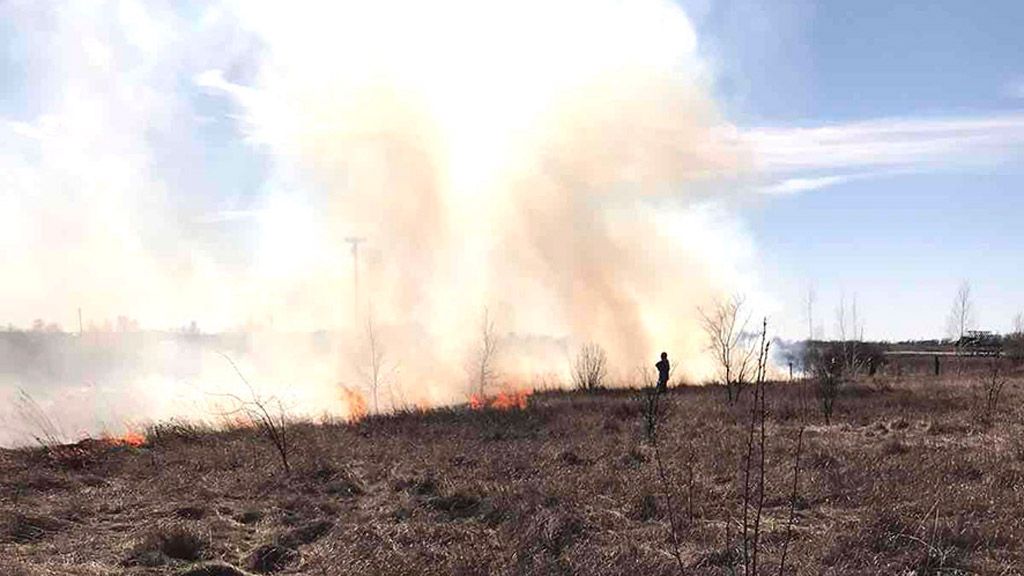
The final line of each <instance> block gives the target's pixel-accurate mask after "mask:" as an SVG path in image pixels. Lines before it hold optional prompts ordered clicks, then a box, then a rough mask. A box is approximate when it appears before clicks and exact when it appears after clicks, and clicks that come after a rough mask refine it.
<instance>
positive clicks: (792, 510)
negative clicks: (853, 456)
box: [779, 426, 804, 576]
mask: <svg viewBox="0 0 1024 576" xmlns="http://www.w3.org/2000/svg"><path fill="white" fill-rule="evenodd" d="M803 446H804V426H801V427H800V432H798V433H797V436H796V454H794V456H793V491H792V492H791V493H790V497H789V523H788V525H787V526H786V539H785V540H784V541H783V543H782V558H781V559H780V560H779V576H783V572H784V571H785V569H786V555H787V553H788V552H789V542H790V540H792V538H793V522H794V521H795V519H796V495H797V490H798V489H799V482H800V452H801V451H802V450H803Z"/></svg>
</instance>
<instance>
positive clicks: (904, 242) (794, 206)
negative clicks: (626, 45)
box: [683, 0, 1024, 338]
mask: <svg viewBox="0 0 1024 576" xmlns="http://www.w3.org/2000/svg"><path fill="white" fill-rule="evenodd" d="M683 5H684V6H685V7H686V8H687V9H688V11H689V12H690V14H691V17H693V18H694V20H695V25H696V28H697V31H698V35H699V37H700V40H701V42H702V50H703V52H704V53H705V54H707V55H708V57H709V59H710V60H711V62H712V65H713V66H714V67H715V70H716V74H717V76H716V92H717V94H718V96H719V99H720V102H722V103H723V106H724V107H725V109H726V114H727V115H728V116H729V118H730V119H731V120H732V121H734V122H736V123H737V124H738V125H739V126H741V127H745V128H785V127H820V126H833V127H834V128H835V129H836V130H837V131H843V130H848V129H849V128H850V127H851V126H856V125H857V124H858V123H865V122H869V123H878V124H886V123H890V122H904V123H908V124H914V123H921V122H924V121H931V122H933V123H935V124H937V125H939V127H938V128H936V130H940V129H942V130H943V133H938V132H931V133H926V132H925V131H921V132H917V130H912V131H913V132H916V133H915V134H913V135H910V136H907V141H906V143H907V144H908V145H910V149H911V152H908V153H907V155H906V157H905V158H903V159H901V160H900V161H899V165H898V166H889V167H882V166H878V165H872V163H873V162H876V161H878V162H885V161H887V160H891V158H892V157H891V156H887V155H885V154H881V155H880V156H881V157H880V158H873V159H871V160H870V161H868V162H865V163H861V162H857V161H850V162H847V161H842V160H837V161H836V162H835V163H834V164H833V165H831V166H828V167H824V166H823V164H825V162H822V163H821V164H822V165H818V166H814V165H813V164H814V162H808V166H806V167H805V169H802V170H798V171H796V172H794V173H790V174H786V175H784V177H786V178H798V179H799V178H803V179H816V178H821V179H822V180H820V181H818V183H820V184H821V186H820V187H818V188H816V189H808V190H803V191H797V192H790V193H784V194H777V195H773V196H772V197H771V198H769V199H766V200H765V201H763V202H758V203H757V204H756V205H755V206H753V207H750V208H748V209H747V210H746V215H745V216H746V219H747V223H748V225H749V226H750V232H751V234H752V236H753V237H754V241H755V244H756V246H757V249H758V255H759V258H758V266H759V268H760V272H761V275H762V278H763V281H764V286H765V289H766V291H767V292H768V293H769V294H771V295H772V296H773V297H774V298H776V299H777V302H778V303H779V304H780V305H781V306H782V309H781V311H780V313H778V315H779V316H781V317H782V320H781V323H782V324H783V325H784V326H785V329H784V332H786V333H790V334H793V333H797V334H799V333H800V330H801V329H802V331H803V332H804V333H805V332H806V328H805V326H806V318H805V316H806V315H805V313H803V311H802V306H801V304H800V302H802V301H803V299H804V298H805V293H806V292H807V290H808V287H810V286H813V287H814V290H815V292H816V296H817V298H816V300H817V304H816V307H817V311H816V313H815V316H816V317H817V318H816V319H815V324H818V325H819V326H820V327H821V329H822V330H823V331H824V333H825V334H826V335H831V334H833V333H834V320H833V319H834V309H835V307H836V305H837V304H838V301H839V299H840V298H841V297H844V295H845V299H846V301H847V302H849V301H850V299H852V298H853V297H856V298H857V300H858V306H859V309H860V314H861V315H862V316H863V318H864V321H865V333H866V335H867V336H868V337H877V338H909V337H928V336H941V335H943V331H944V327H945V314H946V311H947V310H948V309H949V307H950V302H951V300H952V298H953V295H954V293H955V291H956V289H957V286H958V284H959V283H960V282H962V281H964V280H967V281H969V282H970V283H971V285H972V288H973V292H974V295H975V300H976V302H975V305H976V309H977V314H976V316H977V324H978V327H980V328H986V329H992V330H997V331H1005V330H1007V329H1008V328H1009V326H1010V322H1011V319H1012V317H1013V315H1014V314H1015V313H1016V312H1017V311H1019V310H1020V309H1022V308H1024V289H1022V287H1024V266H1022V265H1021V264H1022V259H1021V257H1022V255H1024V232H1022V227H1021V220H1022V217H1024V195H1022V192H1024V142H1022V141H1021V139H1020V132H1021V128H1020V123H1021V122H1022V117H1021V116H1018V115H1020V114H1021V113H1022V112H1024V34H1021V32H1020V31H1021V30H1022V29H1024V3H1021V2H1016V1H1013V0H1005V1H993V2H985V3H977V2H963V1H958V0H938V1H934V2H890V1H886V0H865V1H859V2H845V1H823V2H810V1H793V0H770V1H768V0H735V1H729V0H727V1H724V2H702V1H699V0H694V1H684V2H683ZM1000 117H1008V118H1010V121H1009V125H1010V127H1009V128H1008V131H1007V132H1006V133H1005V134H1004V136H999V137H996V139H1002V140H1004V141H1003V142H1001V143H1000V144H998V145H996V146H995V148H993V149H990V150H986V153H984V154H976V151H977V149H976V148H975V147H974V146H973V145H965V146H963V147H962V148H959V149H958V147H957V146H956V145H951V146H950V148H951V150H949V151H948V152H944V153H942V154H941V157H934V158H928V157H927V156H928V154H926V153H921V154H915V153H913V152H912V150H913V149H915V148H918V149H920V148H926V147H927V146H929V145H930V144H934V142H933V140H934V139H935V138H937V137H941V138H943V139H947V138H948V139H949V140H952V141H954V142H955V141H956V140H957V139H962V140H964V141H967V140H970V139H977V138H979V137H980V138H982V139H983V138H984V137H985V136H986V135H992V134H994V132H993V131H992V130H990V129H987V128H980V129H978V130H974V129H970V128H966V129H965V127H966V125H968V124H970V123H972V122H976V121H980V120H983V119H991V118H1000ZM957 123H959V124H958V126H957V127H953V124H957ZM943 124H947V126H946V127H945V128H942V125H943ZM1014 125H1015V126H1016V127H1013V126H1014ZM862 144H864V145H865V146H866V147H868V148H872V143H871V139H870V137H869V138H867V139H865V140H864V141H863V142H862ZM990 152H991V153H990ZM808 153H811V154H812V155H813V150H808ZM828 154H829V152H828V151H825V152H823V155H825V156H828ZM894 168H895V169H894ZM850 174H855V175H856V177H855V178H845V177H842V176H844V175H850ZM836 175H839V176H841V177H839V178H835V180H834V183H832V184H829V180H827V178H829V177H833V176H836ZM811 184H812V185H811V186H808V187H812V188H813V187H815V186H814V185H813V184H814V183H813V182H811ZM800 322H802V323H803V324H802V325H801V324H800Z"/></svg>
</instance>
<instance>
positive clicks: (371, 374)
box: [362, 315, 384, 414]
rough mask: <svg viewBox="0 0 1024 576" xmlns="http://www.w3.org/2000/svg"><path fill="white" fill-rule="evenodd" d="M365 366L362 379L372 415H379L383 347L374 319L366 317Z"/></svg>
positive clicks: (371, 316)
mask: <svg viewBox="0 0 1024 576" xmlns="http://www.w3.org/2000/svg"><path fill="white" fill-rule="evenodd" d="M366 345H367V365H366V367H365V368H364V369H362V377H364V379H365V380H366V381H367V383H368V384H369V385H370V397H371V399H372V400H373V403H374V414H380V397H379V394H378V393H379V392H380V387H381V380H382V377H383V369H384V346H383V345H382V344H381V341H380V338H379V337H378V335H377V326H375V325H374V317H373V315H370V316H368V317H367V344H366Z"/></svg>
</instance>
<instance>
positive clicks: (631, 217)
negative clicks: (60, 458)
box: [0, 0, 752, 417]
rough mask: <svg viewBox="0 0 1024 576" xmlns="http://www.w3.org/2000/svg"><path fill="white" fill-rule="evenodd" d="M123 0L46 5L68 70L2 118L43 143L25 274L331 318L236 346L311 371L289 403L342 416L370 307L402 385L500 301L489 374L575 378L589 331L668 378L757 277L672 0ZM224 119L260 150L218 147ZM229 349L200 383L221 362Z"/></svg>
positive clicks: (142, 301)
mask: <svg viewBox="0 0 1024 576" xmlns="http://www.w3.org/2000/svg"><path fill="white" fill-rule="evenodd" d="M125 5H126V6H133V7H135V8H136V9H137V10H138V12H137V13H135V12H132V11H131V10H128V11H124V10H122V13H121V14H120V16H119V17H118V18H113V17H111V18H108V17H106V16H101V15H97V14H94V13H89V14H88V15H82V14H78V15H70V16H69V15H67V14H64V13H61V12H59V11H54V13H53V14H50V13H47V14H44V15H42V16H40V15H38V14H31V16H32V17H33V18H49V19H53V20H54V21H55V24H54V29H55V30H57V33H55V34H54V35H53V36H52V37H51V36H47V37H43V38H33V39H31V41H32V42H34V43H35V44H36V45H40V46H46V47H47V49H48V50H52V51H56V52H60V56H61V57H60V59H59V60H58V61H59V62H61V67H59V68H57V69H56V75H57V76H58V77H59V78H61V82H62V84H61V86H62V87H63V88H67V89H69V90H70V89H73V90H72V91H71V92H70V93H67V92H65V93H66V94H67V95H66V97H65V98H63V99H60V98H58V99H54V100H53V101H49V102H47V103H46V106H48V110H49V111H50V112H49V113H48V114H39V115H36V116H34V117H32V118H29V119H27V120H24V119H18V120H12V121H9V122H8V126H9V127H10V128H11V129H12V130H13V129H14V128H18V129H19V130H20V131H21V132H22V133H23V134H27V136H25V138H24V139H25V141H26V142H29V141H31V144H27V145H26V146H27V148H25V149H21V150H19V151H18V153H19V155H18V156H16V160H15V161H8V162H16V163H17V166H16V168H17V169H18V171H17V172H15V173H14V174H15V177H14V178H13V179H12V181H13V182H14V183H15V184H16V186H17V190H20V191H27V190H28V189H30V188H31V189H33V190H36V193H35V194H34V195H33V196H31V197H29V196H28V195H27V194H26V195H25V196H19V194H20V193H22V192H18V191H13V192H7V193H6V195H5V196H0V202H4V203H5V204H7V206H6V207H7V208H10V210H13V211H14V212H13V213H14V214H17V216H16V217H12V218H13V220H14V221H12V222H11V223H10V224H12V226H13V228H11V227H8V228H5V232H0V234H2V235H0V242H4V243H5V247H6V248H10V250H6V251H5V256H4V257H3V258H4V259H5V261H3V262H2V264H4V265H5V268H7V269H8V270H14V271H16V272H17V274H18V275H20V279H19V280H18V281H16V282H13V283H12V284H11V285H8V286H7V287H6V288H5V290H7V291H9V292H8V295H10V296H13V297H16V298H22V301H23V302H25V303H27V304H30V305H31V306H34V307H36V308H41V307H44V306H51V307H52V306H53V305H54V304H55V303H59V306H62V307H63V310H65V311H64V312H63V318H64V319H65V321H64V323H65V325H67V324H68V323H69V322H68V319H69V312H68V311H69V310H71V309H72V308H73V307H77V306H84V307H85V308H86V309H87V310H88V311H89V314H90V315H93V316H95V317H99V318H103V317H106V318H111V317H114V316H116V315H117V314H121V313H125V314H129V315H131V316H133V317H135V318H138V319H140V321H141V322H142V324H143V325H144V326H151V327H152V326H160V327H172V326H182V325H186V324H187V323H188V322H190V321H193V320H195V321H197V322H198V323H199V324H200V326H202V327H207V328H209V329H213V330H233V329H239V328H241V327H243V326H247V327H248V328H249V329H250V331H251V330H252V329H253V327H259V330H263V331H266V330H269V329H273V331H275V332H277V333H281V332H288V331H293V332H309V331H314V330H328V331H330V333H331V334H335V335H336V336H332V337H331V338H330V345H329V346H323V345H321V346H319V347H317V346H298V345H292V346H274V347H273V348H271V347H268V346H264V347H262V348H260V349H259V351H258V353H257V352H255V351H254V350H253V349H251V348H250V349H249V352H250V353H251V354H249V356H248V357H247V358H245V359H243V360H242V363H241V366H243V369H245V370H251V371H252V372H253V373H255V375H253V378H254V379H255V380H258V381H261V382H263V383H264V384H265V385H266V386H267V387H268V388H269V389H271V390H276V391H279V392H282V393H285V392H284V391H286V390H291V389H294V387H295V386H298V387H300V388H303V387H305V389H307V390H315V391H316V392H315V393H312V394H310V393H306V394H304V395H303V397H304V398H305V399H303V400H296V401H295V402H294V403H293V407H294V409H295V410H296V411H297V412H306V413H309V412H315V411H319V410H322V409H325V408H326V409H327V410H328V411H336V412H338V413H341V414H344V413H345V412H346V410H347V409H348V408H347V407H346V400H345V398H346V395H345V394H342V393H341V392H339V388H338V387H339V386H340V385H342V384H343V385H345V386H346V387H348V388H349V389H352V388H365V386H366V366H365V365H366V363H367V360H366V340H367V336H368V333H369V332H370V331H371V330H372V331H373V332H374V337H375V339H376V340H377V342H378V344H379V346H380V348H381V349H382V350H384V351H386V355H385V359H386V361H385V362H384V364H385V365H386V368H387V370H386V374H387V384H388V387H389V392H390V394H391V398H392V400H393V399H394V398H395V397H396V396H397V397H399V398H400V399H401V402H403V403H407V404H425V403H428V404H435V403H445V402H456V401H461V400H464V399H465V395H466V391H467V381H468V380H470V376H469V375H468V374H467V369H466V368H467V362H470V361H471V359H472V357H473V352H474V349H475V347H476V346H477V343H478V340H479V338H480V332H481V322H482V319H483V318H484V315H485V314H486V315H487V317H488V318H489V319H491V320H492V321H493V323H494V326H495V330H496V331H497V333H498V334H499V336H500V341H501V342H502V344H503V345H502V346H501V354H500V358H499V369H498V371H497V372H498V377H497V378H496V382H495V383H494V385H495V386H516V387H518V386H529V385H530V383H531V382H534V381H536V379H537V378H541V377H544V378H549V377H555V378H562V379H563V380H564V377H565V375H566V373H567V372H566V371H567V367H568V365H569V362H570V360H571V356H572V354H573V353H574V351H575V350H576V348H577V347H578V346H579V345H581V344H583V343H586V342H594V343H597V344H599V345H601V346H603V347H604V348H605V349H606V350H607V352H608V355H609V362H610V365H611V366H612V368H613V374H615V375H616V376H617V377H618V378H632V377H633V376H634V375H635V372H636V367H637V366H647V365H649V364H651V363H653V361H654V360H656V358H657V354H658V353H659V352H661V351H663V350H664V351H667V352H669V354H670V356H671V358H672V360H673V361H674V362H675V363H676V364H677V365H678V366H679V368H678V370H677V372H676V374H679V375H684V376H687V377H689V378H692V379H699V378H702V377H704V376H705V375H706V374H707V373H708V368H709V367H708V365H707V360H706V359H705V358H704V354H703V337H702V334H701V332H700V328H699V324H698V322H697V320H696V314H695V309H696V307H697V306H699V305H703V304H706V303H707V302H708V301H710V300H711V299H713V298H715V297H718V296H720V295H726V294H730V293H732V292H735V291H749V290H750V288H751V282H752V280H751V279H750V278H749V277H747V276H746V274H745V271H744V267H743V259H744V258H745V257H746V255H747V254H746V251H747V250H748V249H749V248H748V246H747V243H746V241H745V237H744V235H743V233H742V230H740V229H739V227H738V225H737V224H736V222H735V220H734V219H733V218H732V217H731V216H730V215H729V212H728V210H727V208H723V206H725V203H726V201H728V200H729V198H731V195H730V194H728V193H727V192H726V190H728V189H729V188H730V187H732V186H733V185H735V184H736V182H737V181H738V180H739V178H740V176H741V174H742V173H743V172H744V170H745V167H746V165H747V161H746V158H745V157H744V155H743V154H742V152H741V151H738V150H737V148H736V147H735V146H733V145H731V144H730V142H731V141H732V140H733V139H732V134H733V132H734V130H733V129H732V127H731V126H730V125H729V124H728V123H727V122H725V121H724V120H723V119H722V118H721V117H720V115H719V113H718V111H717V110H716V106H715V103H714V101H713V100H712V98H711V96H710V84H711V75H710V72H709V71H708V70H707V69H706V67H705V65H704V64H703V63H702V61H701V59H700V57H699V54H698V48H697V39H696V35H695V33H694V30H693V29H692V26H691V25H690V22H689V20H688V19H687V17H686V15H685V13H683V12H682V10H681V9H680V8H679V7H678V6H676V5H675V4H674V3H672V2H669V1H668V0H639V1H634V2H628V3H625V2H615V1H611V0H598V1H593V0H590V1H586V2H583V1H572V0H565V1H558V2H550V1H546V2H541V1H533V0H527V1H521V2H461V1H456V0H442V1H440V2H430V3H423V2H404V1H397V0H384V1H380V2H357V1H351V2H348V1H345V2H334V3H319V2H317V3H313V2H310V3H308V4H307V3H302V2H299V3H268V4H267V5H259V4H256V3H249V2H245V3H239V4H237V5H236V4H232V3H225V4H223V5H219V6H215V7H210V8H207V9H206V10H205V12H203V13H202V14H201V15H200V17H199V18H198V19H196V18H195V17H194V15H182V14H180V13H179V12H176V11H174V10H172V9H171V8H170V7H168V8H165V9H161V8H153V7H149V8H148V11H147V10H145V9H143V8H142V7H141V5H135V4H133V3H127V4H125ZM19 10H21V9H20V8H19ZM23 10H30V9H28V8H24V9H23ZM125 12H127V15H126V13H125ZM17 16H18V17H19V18H22V21H25V19H27V16H25V14H17ZM86 16H87V17H86ZM147 26H149V28H147ZM68 37H71V38H75V39H76V42H75V44H76V45H78V44H80V43H85V44H86V45H90V46H92V45H94V44H95V46H94V49H93V50H92V51H91V52H90V51H88V50H87V51H84V52H82V51H81V50H79V51H78V52H77V53H76V52H75V50H74V49H73V48H70V47H67V46H61V45H60V44H61V43H62V42H67V40H66V38H68ZM97 38H98V40H97ZM183 78H184V79H186V80H187V82H188V84H189V88H188V91H187V95H185V96H183V95H181V94H180V90H181V89H180V88H178V87H177V85H176V83H177V82H180V81H181V80H182V79H183ZM108 82H109V83H110V84H109V85H108V84H106V83H108ZM111 86H112V87H111ZM168 94H172V96H169V95H168ZM174 94H177V96H173V95H174ZM200 105H201V106H202V108H203V110H202V112H201V113H200V111H198V107H199V106H200ZM211 108H212V109H213V110H214V111H215V112H217V113H218V114H219V115H218V116H217V118H218V119H217V120H215V121H210V120H209V119H208V118H207V116H208V114H209V113H210V109H211ZM210 122H212V126H213V128H210V127H209V126H208V124H209V123H210ZM225 126H227V128H225ZM228 128H229V129H230V130H232V131H234V133H235V134H237V136H236V137H235V138H233V139H232V140H231V141H232V142H233V144H232V145H233V146H237V147H238V149H240V150H243V152H238V153H237V154H235V153H231V154H229V153H226V152H224V151H223V150H214V149H212V148H211V147H210V146H209V145H208V144H206V142H207V140H208V138H210V132H209V131H210V130H227V129H228ZM68 134H70V135H72V136H75V137H76V139H74V140H70V141H69V140H68V138H67V135H68ZM183 150H184V151H185V152H182V151H183ZM169 151H175V153H174V154H169V153H168V152H169ZM40 158H42V159H43V160H42V161H40V160H39V159H40ZM239 158H242V160H239ZM98 160H102V161H103V162H104V163H105V165H97V161H98ZM193 166H198V168H197V169H196V171H197V172H198V174H192V173H191V172H192V170H191V167H193ZM244 181H248V182H251V181H257V182H258V185H257V186H255V187H252V188H255V189H256V190H257V193H255V194H253V195H252V197H251V198H250V197H247V196H245V195H244V194H241V193H239V192H237V190H238V189H239V188H240V187H241V186H242V185H241V182H244ZM190 186H198V187H199V188H200V189H201V190H202V191H205V193H197V192H196V191H195V190H186V189H185V188H188V187H190ZM59 190H63V191H64V192H63V194H64V196H63V197H61V196H59V193H58V191H59ZM10 210H8V211H6V212H4V213H6V214H12V212H11V211H10ZM0 218H3V216H0ZM33 219H34V220H35V221H38V222H44V223H45V226H43V227H39V228H37V229H34V230H33V229H30V228H31V227H30V226H28V225H26V224H25V222H26V221H29V220H33ZM351 238H361V239H363V241H362V242H361V243H360V245H359V253H358V254H359V263H358V266H359V268H358V287H356V283H355V275H356V273H357V272H356V270H355V269H354V268H353V264H354V261H353V258H352V254H351V251H350V250H351V248H350V244H349V243H348V242H347V239H351ZM31 306H30V307H31ZM3 311H4V312H5V313H8V315H9V317H12V318H14V319H15V320H17V321H20V322H24V321H25V319H24V318H21V317H19V316H18V315H17V314H19V313H20V312H12V311H10V310H3ZM29 314H37V315H40V316H43V315H45V311H40V312H38V313H34V312H29ZM259 330H257V331H259ZM263 338H264V339H270V338H271V337H270V336H265V337H263ZM300 348H301V349H302V350H299V349H300ZM325 348H326V350H325ZM203 354H205V356H202V355H203ZM210 354H212V352H210V351H208V352H204V353H202V354H201V356H202V358H203V359H202V361H200V362H199V364H201V365H215V364H217V359H216V357H215V356H210ZM257 357H260V358H262V359H261V360H258V361H257V360H256V358H257ZM222 368H223V366H221V367H220V368H218V369H217V370H216V371H215V374H216V375H215V376H214V375H213V373H211V372H206V371H202V370H201V369H199V368H197V370H200V373H199V374H198V375H197V376H196V377H195V379H194V380H193V382H192V385H193V387H196V386H202V387H212V388H217V387H223V386H228V384H226V383H224V380H228V379H230V378H231V375H230V374H229V373H226V372H224V371H223V370H222ZM143 371H145V370H143ZM175 382H176V381H175V380H174V379H169V380H166V381H165V382H164V383H163V384H161V385H160V386H163V387H175V386H178V384H176V383H175ZM19 383H20V384H24V382H19ZM0 386H2V384H0ZM143 394H145V393H143ZM324 398H332V400H331V401H330V402H327V403H326V404H325V402H324ZM55 405H56V404H55ZM138 412H141V416H143V417H145V416H160V417H167V416H170V415H174V412H175V410H173V409H171V410H164V409H161V410H160V411H154V410H147V409H146V408H145V407H141V408H138Z"/></svg>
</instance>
